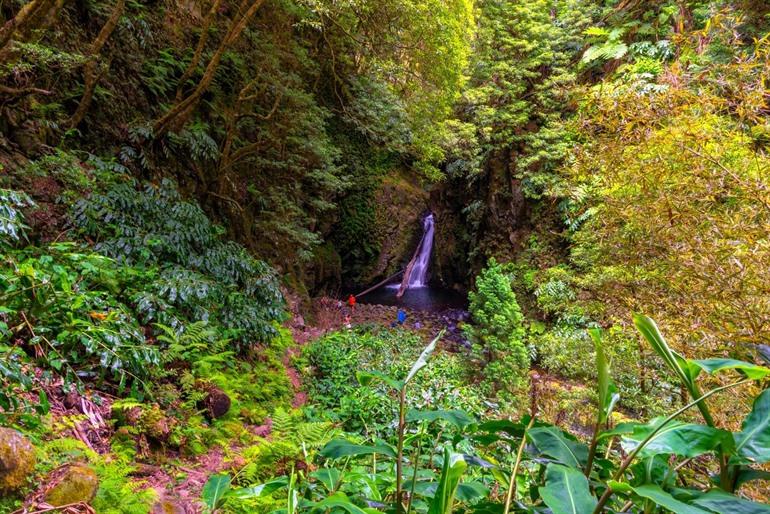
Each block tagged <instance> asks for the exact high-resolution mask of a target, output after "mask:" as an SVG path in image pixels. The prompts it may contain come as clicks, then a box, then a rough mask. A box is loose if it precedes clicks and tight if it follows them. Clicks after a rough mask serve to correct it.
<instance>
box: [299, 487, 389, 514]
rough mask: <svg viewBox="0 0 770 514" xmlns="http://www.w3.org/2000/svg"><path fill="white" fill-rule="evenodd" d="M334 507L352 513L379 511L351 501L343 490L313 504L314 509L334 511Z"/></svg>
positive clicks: (365, 513)
mask: <svg viewBox="0 0 770 514" xmlns="http://www.w3.org/2000/svg"><path fill="white" fill-rule="evenodd" d="M334 509H343V510H346V511H348V512H349V513H350V514H372V513H376V512H379V511H377V510H376V509H369V508H367V509H362V508H361V507H359V506H358V505H356V504H354V503H353V502H351V501H350V499H349V498H348V497H347V495H346V494H345V493H342V492H338V493H334V494H333V495H331V496H329V497H328V498H325V499H323V500H321V501H320V502H318V503H316V504H315V505H313V510H319V511H326V512H329V511H333V510H334Z"/></svg>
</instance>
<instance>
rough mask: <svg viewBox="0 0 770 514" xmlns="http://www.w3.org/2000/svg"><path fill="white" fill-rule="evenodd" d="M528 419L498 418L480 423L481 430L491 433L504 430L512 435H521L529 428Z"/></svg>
mask: <svg viewBox="0 0 770 514" xmlns="http://www.w3.org/2000/svg"><path fill="white" fill-rule="evenodd" d="M528 421H529V419H527V421H522V422H516V421H509V420H507V419H496V420H492V421H485V422H484V423H481V424H480V425H479V429H478V431H479V432H489V433H490V434H496V433H498V432H503V433H505V434H508V435H510V436H511V437H521V436H523V435H524V431H525V430H526V428H527V422H528Z"/></svg>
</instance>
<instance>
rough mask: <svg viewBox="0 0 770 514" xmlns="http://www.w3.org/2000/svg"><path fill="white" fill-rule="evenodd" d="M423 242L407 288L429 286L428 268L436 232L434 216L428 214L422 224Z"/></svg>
mask: <svg viewBox="0 0 770 514" xmlns="http://www.w3.org/2000/svg"><path fill="white" fill-rule="evenodd" d="M422 230H423V235H422V241H421V243H420V248H419V249H418V250H417V251H418V253H417V258H416V259H415V261H414V267H413V268H412V274H411V275H410V276H409V282H408V283H407V288H409V289H412V288H418V287H425V286H427V285H428V284H427V277H428V266H429V265H430V254H431V251H432V250H433V232H434V230H435V226H434V219H433V214H428V215H427V216H425V219H424V220H423V222H422Z"/></svg>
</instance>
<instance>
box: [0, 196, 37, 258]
mask: <svg viewBox="0 0 770 514" xmlns="http://www.w3.org/2000/svg"><path fill="white" fill-rule="evenodd" d="M31 205H33V203H32V200H31V199H30V198H29V196H27V194H26V193H24V192H20V191H12V190H10V189H0V248H3V247H7V246H9V245H10V244H13V243H15V242H17V241H19V240H20V239H22V238H23V237H24V228H25V225H24V220H23V218H22V215H21V213H20V212H19V210H20V209H21V208H23V207H28V206H31Z"/></svg>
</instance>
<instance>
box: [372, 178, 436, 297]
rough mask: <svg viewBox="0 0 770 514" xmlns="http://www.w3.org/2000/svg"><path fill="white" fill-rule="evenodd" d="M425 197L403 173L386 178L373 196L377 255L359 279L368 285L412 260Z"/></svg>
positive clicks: (424, 192) (420, 232) (424, 209)
mask: <svg viewBox="0 0 770 514" xmlns="http://www.w3.org/2000/svg"><path fill="white" fill-rule="evenodd" d="M428 200H429V195H428V193H427V192H426V191H425V190H424V189H422V188H421V187H420V186H419V185H417V184H416V183H415V182H414V181H413V180H410V179H409V177H407V176H406V175H404V174H401V173H398V174H394V175H391V176H388V177H386V178H385V179H384V180H383V182H382V185H381V186H380V188H379V189H378V190H377V191H376V193H375V213H376V214H375V219H376V237H377V241H378V243H379V245H380V254H379V256H378V257H377V260H376V261H375V262H374V263H372V265H371V266H370V268H369V269H368V270H367V272H366V273H365V274H364V275H363V276H362V278H363V279H364V282H367V283H368V282H372V281H375V280H377V279H382V278H385V277H387V276H388V275H391V274H393V273H395V272H397V271H399V270H400V269H402V268H403V267H405V266H406V263H407V262H408V261H409V259H410V258H411V257H412V253H413V252H414V249H415V248H416V247H417V244H418V242H419V240H420V237H421V235H422V223H421V220H422V217H423V216H424V215H425V212H426V211H427V210H428V208H429V202H428Z"/></svg>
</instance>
